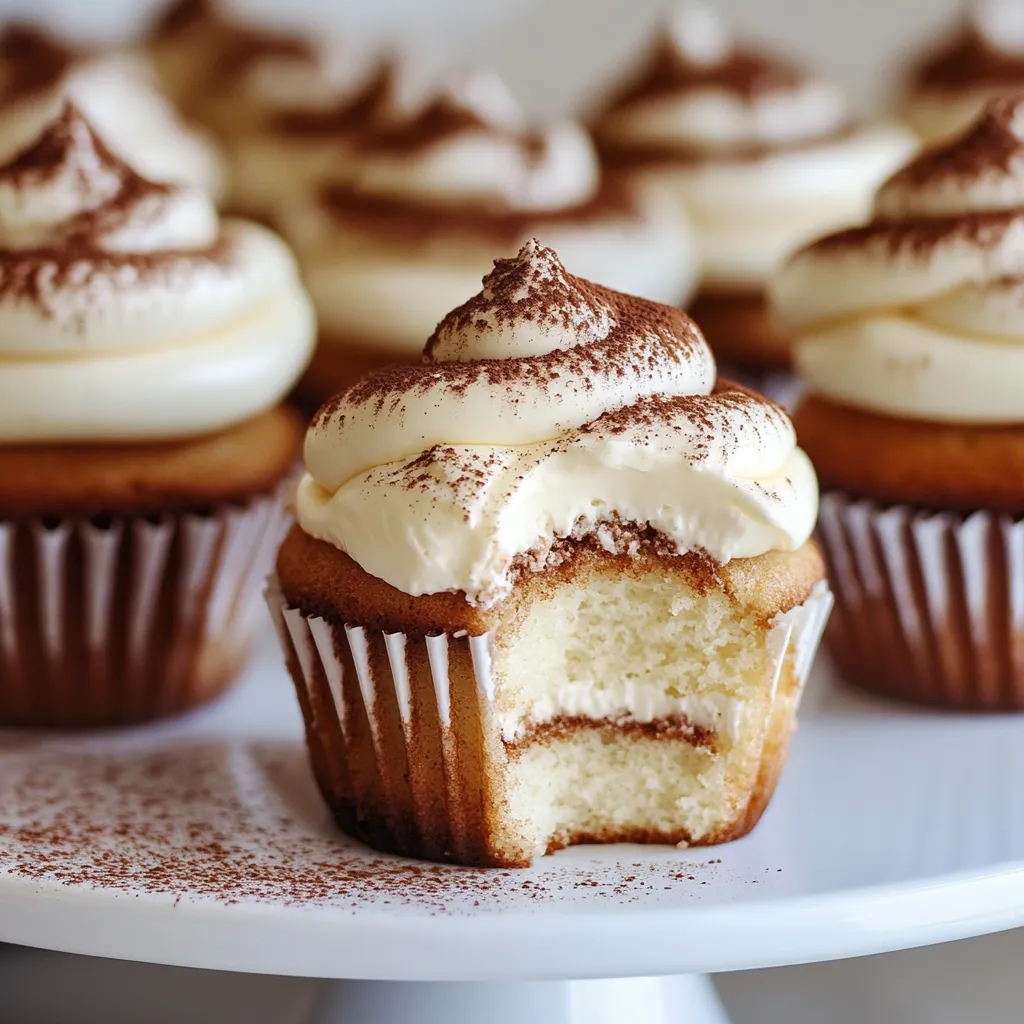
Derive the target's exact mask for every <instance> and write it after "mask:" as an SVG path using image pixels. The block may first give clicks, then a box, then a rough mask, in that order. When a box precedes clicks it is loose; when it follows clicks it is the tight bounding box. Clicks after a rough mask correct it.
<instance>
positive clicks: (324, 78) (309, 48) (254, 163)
mask: <svg viewBox="0 0 1024 1024" xmlns="http://www.w3.org/2000/svg"><path fill="white" fill-rule="evenodd" d="M150 50H151V53H152V54H153V58H154V61H155V63H156V66H157V68H158V69H159V70H160V72H161V74H162V77H163V80H164V82H165V83H166V86H167V88H168V90H169V91H170V92H171V93H172V94H173V95H174V96H176V97H177V99H178V101H179V103H180V104H181V107H182V109H183V110H185V111H186V112H187V113H188V114H189V115H190V116H191V117H194V118H195V119H196V120H197V121H199V122H200V123H201V124H204V125H205V126H206V127H207V128H208V129H209V130H211V131H212V132H214V133H215V134H216V135H217V137H218V138H219V139H220V140H221V143H222V145H223V146H224V148H225V149H226V151H227V154H228V158H229V162H230V194H229V197H228V203H229V205H230V207H231V209H232V210H236V211H240V212H242V213H245V214H249V215H252V216H257V217H260V218H261V219H263V220H272V219H273V213H274V211H275V210H276V209H277V207H278V206H279V205H280V203H281V202H282V201H283V200H284V199H285V198H286V197H287V196H290V195H295V194H301V193H302V192H304V191H305V190H306V189H308V188H309V186H310V183H311V182H312V181H313V180H315V179H316V178H317V177H318V176H319V175H320V174H321V173H323V172H326V171H328V170H329V169H330V168H332V167H335V166H337V164H338V162H339V161H341V160H343V159H344V155H345V151H346V143H347V140H348V138H349V136H350V134H351V133H352V132H353V131H354V130H356V129H357V128H358V127H360V126H361V125H362V124H363V123H364V122H365V120H366V119H367V117H368V113H369V111H371V110H372V109H374V107H375V106H376V104H377V103H378V102H380V101H381V97H382V95H383V93H384V90H385V84H386V83H385V78H384V71H383V70H381V69H380V68H379V67H378V66H377V64H376V62H375V60H374V59H373V57H372V55H370V54H369V53H366V52H360V51H359V50H357V49H355V48H353V47H349V46H343V45H341V43H340V42H339V41H338V40H337V39H333V38H329V37H328V38H324V37H317V36H313V35H302V34H299V33H287V32H282V31H281V30H279V29H274V28H270V27H267V26H264V25H259V24H256V23H253V22H250V21H245V20H242V19H241V18H240V17H239V16H238V15H236V14H234V13H233V12H231V11H228V10H226V5H225V4H224V3H223V2H218V0H179V2H177V3H174V4H172V5H171V6H170V7H169V8H167V9H166V10H165V11H164V13H163V15H162V16H161V17H160V19H159V20H158V21H157V22H156V24H155V25H154V28H153V30H152V32H151V34H150Z"/></svg>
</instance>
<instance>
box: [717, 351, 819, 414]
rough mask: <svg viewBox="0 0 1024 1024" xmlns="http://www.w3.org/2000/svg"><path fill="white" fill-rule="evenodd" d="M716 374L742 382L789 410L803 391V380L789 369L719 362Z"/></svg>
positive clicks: (738, 382) (746, 386)
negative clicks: (769, 368) (752, 367)
mask: <svg viewBox="0 0 1024 1024" xmlns="http://www.w3.org/2000/svg"><path fill="white" fill-rule="evenodd" d="M718 376H719V377H722V378H724V379H725V380H731V381H735V383H737V384H742V385H743V387H745V388H750V389H751V390H752V391H756V392H758V393H759V394H762V395H764V396H765V397H766V398H770V399H771V400H772V401H773V402H775V403H776V404H778V405H781V406H782V408H783V409H786V410H790V411H791V410H792V409H794V408H795V407H796V403H797V402H798V401H799V400H800V397H801V395H803V393H804V384H803V381H801V380H800V378H799V377H797V376H796V374H793V373H790V371H789V370H752V369H749V368H743V367H738V366H733V365H731V364H729V363H725V364H719V367H718Z"/></svg>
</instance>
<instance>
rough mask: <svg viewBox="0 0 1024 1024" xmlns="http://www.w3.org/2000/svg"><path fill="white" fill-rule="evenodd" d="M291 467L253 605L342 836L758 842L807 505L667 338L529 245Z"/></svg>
mask: <svg viewBox="0 0 1024 1024" xmlns="http://www.w3.org/2000/svg"><path fill="white" fill-rule="evenodd" d="M395 298H396V301H401V298H402V297H401V296H399V295H396V297H395ZM305 459H306V470H307V472H306V475H305V476H304V478H303V480H302V482H301V484H300V486H299V491H298V496H297V523H298V525H296V526H295V527H294V528H293V529H292V530H291V532H290V534H289V535H288V537H287V539H286V541H285V543H284V546H283V547H282V549H281V552H280V554H279V556H278V561H277V578H276V580H275V581H272V584H271V589H270V594H269V597H270V604H271V608H272V611H273V613H274V615H275V617H276V620H277V622H278V626H279V628H280V631H281V637H282V642H283V644H284V647H285V651H286V655H287V661H288V665H289V668H290V670H291V673H292V676H293V678H294V680H295V684H296V688H297V691H298V696H299V701H300V703H301V705H302V709H303V713H304V715H305V719H306V732H307V738H308V741H309V745H310V750H311V755H312V762H313V767H314V770H315V773H316V777H317V780H318V782H319V784H320V788H321V789H322V791H323V793H324V795H325V797H326V798H327V800H328V802H329V803H330V806H331V808H332V810H333V812H334V815H335V817H336V819H337V821H338V823H339V825H340V826H341V827H342V829H344V830H345V831H346V832H348V833H349V834H350V835H353V836H357V837H359V838H361V839H364V840H365V841H367V842H369V843H370V844H371V845H373V846H376V847H379V848H381V849H385V850H393V851H396V852H399V853H404V854H409V855H413V856H417V857H424V858H428V859H432V860H442V859H447V860H454V861H457V862H459V863H464V864H478V865H513V866H517V865H526V864H529V863H530V861H531V860H532V859H533V858H534V857H535V856H537V855H540V854H543V853H545V851H552V850H556V849H558V848H560V847H562V846H565V845H567V844H570V843H583V842H597V843H612V842H620V841H630V842H633V841H635V842H648V843H675V844H681V843H692V844H708V843H718V842H724V841H726V840H729V839H732V838H735V837H737V836H741V835H743V834H744V833H746V832H747V831H749V830H750V829H751V828H753V826H754V825H755V824H756V822H757V820H758V818H759V817H760V815H761V813H762V811H763V810H764V808H765V806H766V804H767V803H768V801H769V799H770V797H771V795H772V791H773V789H774V788H775V784H776V780H777V779H778V776H779V772H780V771H781V769H782V765H783V761H784V760H785V755H786V749H787V745H788V742H789V737H790V734H791V732H792V730H793V726H794V720H795V717H794V716H795V713H796V709H797V704H798V702H799V699H800V693H801V689H802V687H803V683H804V680H805V678H806V675H807V670H808V667H809V664H810V661H811V658H812V656H813V653H814V649H815V647H816V644H817V640H818V637H819V635H820V630H821V627H822V626H823V624H824V619H825V617H826V615H827V613H828V608H829V605H830V602H831V597H830V595H829V593H828V590H827V588H826V585H825V583H824V581H823V577H824V566H823V563H822V561H821V558H820V556H819V554H818V552H817V549H816V548H815V547H814V545H813V543H811V542H809V541H808V535H809V534H810V532H811V529H812V526H813V524H814V518H815V513H816V510H817V487H816V482H815V477H814V471H813V470H812V468H811V465H810V462H809V461H808V459H807V457H806V456H805V455H804V453H803V452H802V451H800V449H799V448H797V447H796V441H795V437H794V433H793V428H792V425H791V424H790V422H789V420H788V419H787V417H786V415H785V414H784V413H783V412H782V410H781V409H780V408H779V407H778V406H776V405H773V404H772V403H771V402H769V401H768V400H766V399H764V398H762V397H761V396H760V395H757V394H754V393H753V392H750V391H747V390H744V389H742V388H738V387H736V386H734V385H731V384H728V383H725V382H719V384H718V385H717V386H716V385H715V364H714V360H713V358H712V356H711V353H710V351H709V349H708V348H707V346H706V344H705V343H704V339H703V338H702V337H701V334H700V332H699V331H698V330H697V328H696V327H695V326H694V324H693V323H692V321H690V320H689V318H688V317H687V316H686V315H685V314H683V313H682V312H680V311H679V310H677V309H674V308H671V307H668V306H662V305H659V304H657V303H655V302H650V301H647V300H644V299H638V298H632V297H630V296H627V295H623V294H621V293H619V292H615V291H611V290H610V289H607V288H602V287H600V286H598V285H595V284H591V283H589V282H587V281H585V280H582V279H581V278H578V277H574V276H573V275H571V274H569V273H568V272H567V271H566V270H565V268H564V267H563V266H562V264H561V263H560V262H559V260H558V257H557V256H556V255H555V253H554V252H553V251H552V250H551V249H548V248H545V247H543V246H541V245H539V244H538V243H537V242H536V241H532V242H530V243H528V244H527V245H526V246H525V247H524V248H523V249H522V250H521V251H520V252H519V254H518V256H516V257H515V258H512V259H503V260H496V261H495V263H494V270H493V271H492V272H491V273H490V274H489V275H487V277H486V278H485V279H484V287H483V291H481V292H480V293H479V294H478V295H476V296H475V297H474V298H472V299H470V300H469V301H468V302H466V303H464V304H463V305H461V306H460V307H458V308H457V309H455V310H454V311H452V312H451V313H450V314H449V315H448V316H447V317H445V319H444V320H443V321H442V322H441V323H440V324H439V325H438V327H437V330H436V331H435V333H434V334H433V336H432V337H431V338H430V340H429V341H428V343H427V345H426V348H425V350H424V358H423V362H422V363H420V364H419V365H413V366H396V367H391V368H389V369H386V370H384V371H381V372H380V373H377V374H374V375H371V376H369V377H367V378H365V379H364V380H362V381H360V382H359V383H357V384H355V385H353V386H352V387H350V388H349V389H347V390H346V391H344V392H342V393H341V394H340V395H338V396H337V397H336V398H335V399H333V400H332V401H331V402H330V403H328V404H327V405H326V406H324V408H323V409H321V410H320V413H319V415H318V416H317V417H316V419H315V420H314V422H313V423H312V425H311V426H310V429H309V431H308V433H307V435H306V448H305Z"/></svg>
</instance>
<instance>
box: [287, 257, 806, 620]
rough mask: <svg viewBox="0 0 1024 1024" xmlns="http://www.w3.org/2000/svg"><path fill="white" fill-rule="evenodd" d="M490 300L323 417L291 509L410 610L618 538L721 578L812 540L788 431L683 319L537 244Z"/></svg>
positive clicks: (464, 311) (458, 313)
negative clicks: (695, 562) (658, 541)
mask: <svg viewBox="0 0 1024 1024" xmlns="http://www.w3.org/2000/svg"><path fill="white" fill-rule="evenodd" d="M483 284H484V287H483V291H481V292H480V293H479V294H478V295H476V296H475V297H474V298H472V299H470V300H469V301H468V302H466V303H464V304H463V305H462V306H460V307H458V308H457V309H455V310H453V311H452V312H451V313H450V314H449V315H448V316H447V317H446V318H445V319H444V320H443V321H442V322H441V323H440V324H439V325H438V327H437V330H436V331H435V332H434V334H433V336H432V337H431V338H430V340H429V342H428V343H427V346H426V348H425V350H424V359H423V362H422V364H420V365H413V366H404V367H401V366H400V367H393V368H390V369H388V370H384V371H382V372H380V373H378V374H374V375H372V376H370V377H367V378H365V379H364V380H363V381H361V382H360V383H358V384H356V385H354V386H352V387H350V388H348V389H347V390H346V391H344V392H342V393H341V394H340V395H338V396H337V397H336V398H335V399H334V400H332V401H331V402H330V403H328V404H327V405H326V406H324V408H323V409H321V411H320V413H319V414H318V416H317V417H316V419H315V420H314V422H313V423H312V425H311V426H310V428H309V431H308V433H307V435H306V447H305V461H306V469H307V472H306V475H305V476H304V478H303V480H302V482H301V484H300V486H299V491H298V497H297V506H296V508H297V517H298V521H299V524H300V525H301V527H302V529H303V530H305V531H306V532H307V533H308V534H310V535H311V536H314V537H317V538H319V539H321V540H324V541H327V542H329V543H331V544H334V545H336V546H337V547H338V548H340V549H341V550H343V551H345V552H347V553H348V554H349V556H350V557H352V558H353V559H354V560H355V561H356V562H358V563H359V564H360V565H361V566H362V567H363V568H364V569H365V570H366V571H367V572H369V573H372V574H373V575H375V576H377V577H379V578H380V579H383V580H385V581H386V582H388V583H390V584H391V585H392V586H394V587H396V588H398V589H399V590H401V591H403V592H404V593H407V594H410V595H413V596H417V595H421V594H429V593H440V592H445V591H462V592H463V593H465V595H466V598H467V600H468V601H470V602H471V603H474V604H481V605H488V604H491V603H493V602H495V601H498V600H500V599H501V598H502V597H503V596H505V595H506V594H507V593H508V591H509V589H510V587H511V585H512V581H513V578H514V574H515V572H516V571H517V569H519V570H522V569H523V568H526V569H539V568H542V567H543V566H544V565H545V564H547V562H548V559H549V557H551V555H552V549H553V546H555V545H556V544H557V542H558V541H559V540H563V539H565V538H569V537H581V536H585V535H592V536H595V537H596V538H597V540H598V542H599V543H601V544H602V545H604V546H606V547H607V548H608V549H609V550H617V543H618V542H617V540H616V527H617V525H618V524H637V525H639V526H641V527H644V528H648V527H649V528H651V529H653V530H655V531H658V533H659V534H661V535H662V536H663V537H664V538H666V543H667V544H669V545H672V546H673V549H674V550H676V551H678V552H685V551H692V550H700V551H704V552H706V553H707V554H708V555H710V556H711V557H712V558H715V559H717V560H719V561H721V562H725V561H728V560H729V559H731V558H736V557H743V556H752V555H758V554H762V553H763V552H765V551H768V550H773V549H784V550H789V549H795V548H797V547H799V546H800V545H802V544H803V543H804V542H805V541H806V540H807V538H808V536H809V535H810V532H811V529H812V527H813V524H814V519H815V516H816V512H817V485H816V481H815V477H814V471H813V469H812V468H811V465H810V462H809V461H808V459H807V457H806V456H805V455H804V453H803V452H802V451H801V450H800V449H799V448H797V447H796V440H795V436H794V433H793V428H792V425H791V423H790V421H789V420H788V418H787V417H786V415H785V413H784V412H783V411H782V410H781V409H780V408H779V407H778V406H775V405H773V404H772V403H771V402H769V401H768V400H767V399H764V398H762V397H761V396H759V395H756V394H754V393H753V392H748V391H743V390H729V389H724V390H716V389H715V386H714V382H715V363H714V359H713V358H712V356H711V352H710V350H709V349H708V347H707V345H706V344H705V342H704V339H703V337H702V336H701V334H700V332H699V331H698V330H697V328H696V327H695V326H694V324H693V323H692V321H690V320H689V318H688V317H686V315H685V314H683V313H682V312H680V311H679V310H677V309H675V308H671V307H668V306H662V305H659V304H657V303H654V302H649V301H646V300H643V299H637V298H632V297H630V296H626V295H623V294H621V293H619V292H615V291H612V290H610V289H607V288H603V287H601V286H599V285H595V284H591V283H590V282H588V281H585V280H582V279H580V278H578V277H575V276H573V275H572V274H569V273H568V272H567V271H566V269H565V268H564V267H563V266H562V264H561V262H560V261H559V259H558V257H557V256H556V255H555V253H554V252H553V251H552V250H551V249H548V248H545V247H544V246H542V245H540V244H539V243H538V242H537V241H536V240H532V241H530V242H528V243H527V244H526V245H525V246H524V247H523V248H522V250H521V251H520V252H519V254H518V256H516V257H515V258H513V259H507V260H495V262H494V270H493V271H492V272H491V273H490V274H488V275H487V277H486V278H484V282H483ZM622 553H625V554H628V549H624V550H623V552H622Z"/></svg>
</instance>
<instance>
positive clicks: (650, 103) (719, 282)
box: [594, 3, 914, 291]
mask: <svg viewBox="0 0 1024 1024" xmlns="http://www.w3.org/2000/svg"><path fill="white" fill-rule="evenodd" d="M594 132H595V135H596V137H597V139H598V142H599V144H600V147H601V149H602V151H603V153H604V155H605V157H606V159H607V161H608V162H609V163H610V164H611V165H622V166H624V167H627V168H629V169H630V170H631V172H632V173H633V174H635V175H636V176H637V178H638V179H639V180H640V181H641V182H643V183H644V184H645V185H646V186H647V187H648V188H650V189H652V190H654V191H656V192H659V193H663V194H666V195H668V196H671V197H672V199H673V200H674V201H675V202H676V203H677V205H679V206H680V207H681V208H682V209H684V210H685V211H687V213H688V215H689V216H690V218H692V221H693V224H694V227H695V228H696V231H697V238H698V247H699V250H700V257H701V263H702V265H703V282H704V283H705V284H706V285H708V286H710V287H718V288H724V289H735V290H748V291H756V290H759V289H760V288H761V286H762V285H763V284H764V281H765V280H766V278H767V277H768V276H769V274H770V273H771V271H772V270H774V268H775V267H776V266H777V265H778V263H779V262H780V261H781V260H782V259H783V258H784V257H785V256H786V255H787V254H788V253H789V252H791V251H792V250H793V249H794V248H795V247H796V246H797V245H798V244H800V243H802V242H805V241H806V240H807V239H808V238H812V237H814V236H815V235H817V234H819V233H821V232H822V231H824V230H829V229H831V228H834V227H838V226H842V225H845V224H851V223H856V222H857V221H859V220H861V219H862V218H863V217H864V216H865V215H866V213H867V211H868V208H869V204H870V199H871V194H872V192H873V190H874V188H875V187H876V186H877V185H878V183H879V182H880V181H882V179H883V178H885V176H886V175H887V174H889V173H890V172H891V171H892V170H894V169H895V168H896V167H897V166H898V165H899V164H900V163H901V162H902V161H903V160H904V159H905V158H906V157H907V156H908V155H909V153H910V151H911V149H912V147H913V145H914V140H913V138H912V136H911V135H910V133H909V132H907V131H906V130H905V129H902V128H900V127H898V126H895V125H874V126H855V125H853V124H852V123H851V121H850V118H849V113H848V111H847V109H846V105H845V103H844V101H843V98H842V96H841V94H840V93H839V92H838V90H837V89H835V88H834V87H833V86H832V85H830V84H829V83H827V82H824V81H821V80H819V79H817V78H814V77H813V76H811V75H809V74H807V73H806V72H804V71H803V70H802V69H800V68H798V67H796V66H795V65H793V64H790V63H788V62H786V61H784V60H781V59H779V58H777V57H774V56H769V55H767V54H764V53H761V52H758V51H755V50H752V49H748V48H746V47H743V46H740V45H736V44H734V42H733V41H732V39H730V37H729V35H728V33H727V31H726V29H725V28H724V26H723V25H722V23H721V22H720V21H719V19H718V18H717V16H716V15H715V14H714V13H713V12H712V11H710V10H709V9H707V8H705V7H703V6H698V5H694V4H689V3H688V4H685V5H684V6H682V7H680V8H679V9H678V10H677V11H676V12H675V13H674V15H673V16H672V17H671V18H670V19H669V20H668V22H667V23H666V26H665V29H664V32H663V34H662V37H661V38H660V39H659V40H658V42H657V43H656V46H655V49H654V53H653V55H652V58H651V59H650V61H649V62H648V64H647V65H646V66H645V67H644V68H643V70H642V72H641V74H640V76H639V77H638V78H637V79H636V80H635V81H633V82H631V83H629V84H627V86H626V87H625V88H624V89H623V90H622V91H621V92H620V93H619V94H618V95H617V96H615V97H613V99H612V100H611V102H610V103H609V104H608V105H607V107H606V108H605V109H604V110H603V111H602V113H601V114H600V115H599V117H598V118H597V119H596V121H595V124H594Z"/></svg>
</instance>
